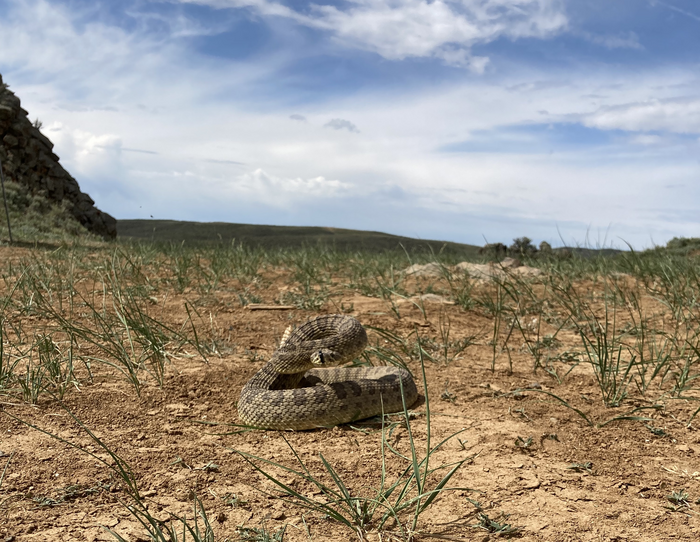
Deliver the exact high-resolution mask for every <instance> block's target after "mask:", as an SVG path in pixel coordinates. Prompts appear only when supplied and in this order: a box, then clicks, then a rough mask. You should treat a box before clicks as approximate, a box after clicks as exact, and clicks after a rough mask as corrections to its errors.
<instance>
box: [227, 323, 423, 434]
mask: <svg viewBox="0 0 700 542" xmlns="http://www.w3.org/2000/svg"><path fill="white" fill-rule="evenodd" d="M366 346H367V333H366V332H365V329H364V327H362V324H360V322H359V321H357V320H356V319H355V318H352V317H351V316H347V315H342V314H334V315H325V316H318V317H316V318H313V319H311V320H309V321H308V322H306V323H304V324H302V325H301V326H299V327H298V328H296V329H295V330H293V331H290V330H287V332H285V334H284V336H283V337H282V342H281V344H280V347H279V348H278V349H277V350H276V351H275V352H274V354H273V355H272V358H271V359H270V361H269V362H268V363H267V364H266V365H265V366H264V367H263V368H262V369H260V371H258V372H257V373H256V374H255V375H254V376H253V377H252V378H251V379H250V380H249V381H248V382H247V383H246V385H245V386H244V387H243V390H242V391H241V397H240V399H239V401H238V416H239V418H240V419H241V421H242V422H243V423H245V424H246V425H250V426H254V427H258V428H262V429H294V430H301V429H313V428H315V427H331V426H334V425H339V424H343V423H348V422H353V421H356V420H361V419H363V418H369V417H372V416H376V415H378V414H381V413H382V409H383V411H384V412H396V411H399V410H401V409H402V408H403V402H402V400H401V387H402V386H403V393H404V397H405V400H406V406H411V405H412V404H413V403H415V401H416V400H417V398H418V391H417V389H416V384H415V382H414V381H413V377H412V376H411V373H410V372H408V371H407V370H406V369H402V368H399V367H349V368H342V367H334V368H325V367H328V366H333V365H338V364H341V363H345V362H348V361H352V360H353V359H355V358H356V357H358V356H359V355H360V354H361V353H362V351H363V350H364V349H365V347H366ZM322 367H323V368H322Z"/></svg>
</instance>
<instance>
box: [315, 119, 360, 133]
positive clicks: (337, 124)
mask: <svg viewBox="0 0 700 542" xmlns="http://www.w3.org/2000/svg"><path fill="white" fill-rule="evenodd" d="M324 126H325V127H326V128H333V129H334V130H347V131H348V132H354V133H356V134H359V133H360V130H358V129H357V126H355V125H354V124H353V123H352V122H350V121H349V120H345V119H331V120H329V121H328V122H327V123H326V124H324Z"/></svg>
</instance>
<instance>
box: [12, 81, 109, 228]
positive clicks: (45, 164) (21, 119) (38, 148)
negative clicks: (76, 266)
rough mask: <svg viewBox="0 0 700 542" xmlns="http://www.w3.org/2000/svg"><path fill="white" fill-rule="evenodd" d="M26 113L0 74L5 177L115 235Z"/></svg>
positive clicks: (83, 220) (86, 225)
mask: <svg viewBox="0 0 700 542" xmlns="http://www.w3.org/2000/svg"><path fill="white" fill-rule="evenodd" d="M27 115H28V113H27V111H25V110H24V109H22V107H20V100H19V98H18V97H17V96H15V94H14V93H13V92H11V91H10V90H9V89H8V88H7V87H6V85H4V84H3V81H2V76H0V162H2V169H3V173H4V174H5V180H9V181H14V182H15V183H18V184H21V185H24V186H27V187H28V188H29V190H30V192H31V193H33V194H36V193H43V194H45V195H46V197H47V198H48V199H49V200H51V201H55V202H56V203H60V202H63V201H67V202H68V203H69V206H68V208H69V210H70V212H71V213H72V214H73V216H74V217H75V218H76V219H77V220H78V221H79V222H80V223H81V224H82V225H83V226H85V228H87V230H88V231H90V232H92V233H94V234H96V235H100V236H102V237H104V238H105V239H114V238H116V236H117V221H116V219H114V218H113V217H112V216H110V215H109V214H107V213H104V212H102V211H100V210H99V209H98V208H97V207H95V202H94V201H93V200H92V198H91V197H90V196H88V195H87V194H85V193H83V192H81V191H80V187H79V186H78V182H77V181H76V180H75V179H74V178H73V177H71V175H70V174H69V173H68V172H67V171H66V170H65V169H63V167H61V165H60V164H59V163H58V161H59V158H58V156H56V154H54V152H53V143H51V141H49V140H48V138H47V137H46V136H44V135H43V134H42V133H41V132H40V131H39V130H38V129H37V128H36V127H35V126H34V125H33V124H32V122H31V121H30V120H29V118H28V117H27Z"/></svg>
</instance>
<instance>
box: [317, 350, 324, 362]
mask: <svg viewBox="0 0 700 542" xmlns="http://www.w3.org/2000/svg"><path fill="white" fill-rule="evenodd" d="M318 362H319V364H320V365H323V364H324V363H325V361H324V360H323V351H322V350H319V351H318Z"/></svg>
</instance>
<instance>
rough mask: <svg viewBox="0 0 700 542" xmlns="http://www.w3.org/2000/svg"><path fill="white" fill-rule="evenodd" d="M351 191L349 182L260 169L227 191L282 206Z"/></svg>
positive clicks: (236, 182)
mask: <svg viewBox="0 0 700 542" xmlns="http://www.w3.org/2000/svg"><path fill="white" fill-rule="evenodd" d="M351 189H352V185H351V184H349V183H344V182H341V181H338V180H329V179H326V178H325V177H322V176H318V177H312V178H310V179H302V178H300V177H297V178H285V177H277V176H275V175H270V174H269V173H267V172H265V171H263V170H262V169H260V168H258V169H256V170H254V171H250V172H248V173H244V174H243V175H240V176H238V177H237V178H236V179H235V181H234V182H233V183H231V184H229V185H228V186H227V188H226V190H227V191H229V192H233V193H241V194H245V195H249V196H251V197H252V198H253V199H254V200H256V201H260V202H263V203H265V204H266V205H274V206H278V207H286V206H289V205H290V203H293V202H298V201H305V202H310V201H317V200H319V199H327V198H339V197H343V196H347V195H348V194H349V193H350V191H351Z"/></svg>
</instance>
